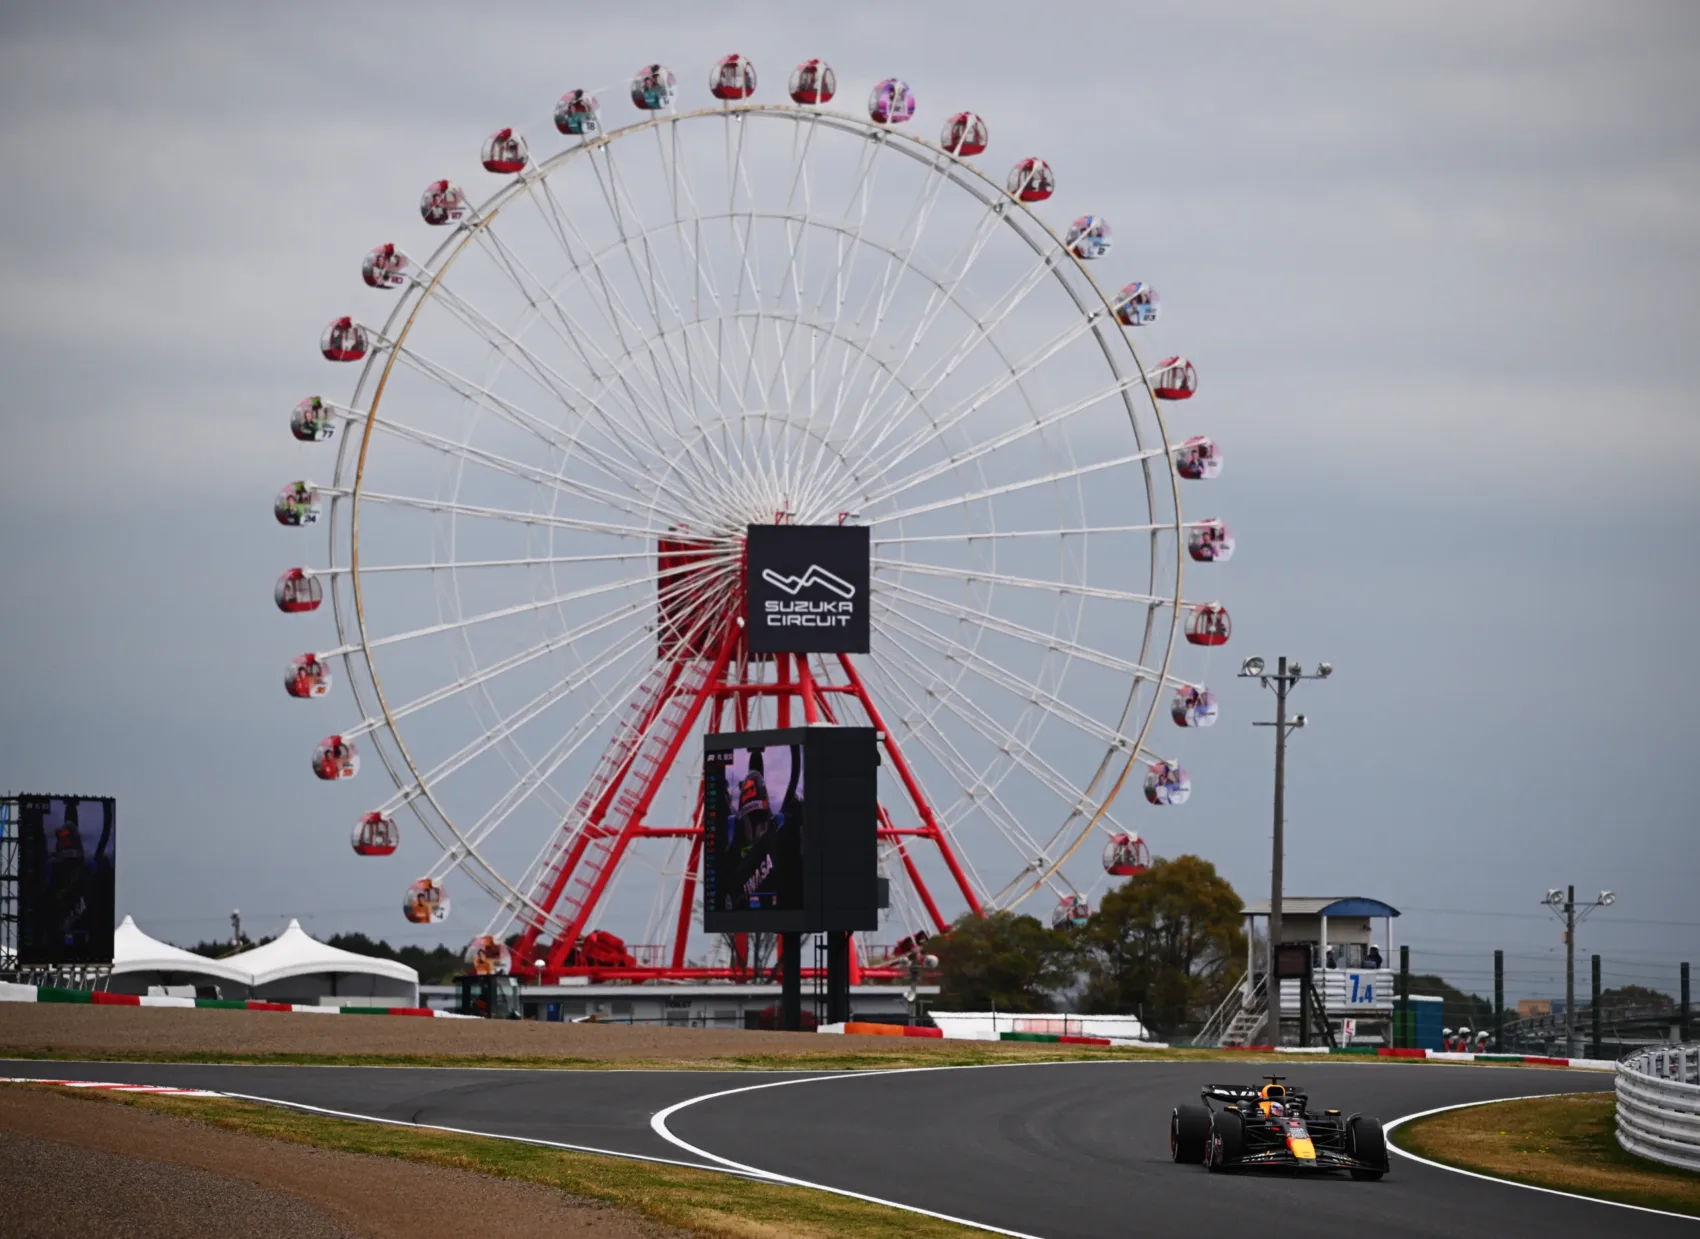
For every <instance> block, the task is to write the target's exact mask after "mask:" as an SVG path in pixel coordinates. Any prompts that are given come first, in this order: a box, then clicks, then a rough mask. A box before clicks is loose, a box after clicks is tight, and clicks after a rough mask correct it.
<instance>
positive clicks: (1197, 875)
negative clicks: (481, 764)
mask: <svg viewBox="0 0 1700 1239" xmlns="http://www.w3.org/2000/svg"><path fill="white" fill-rule="evenodd" d="M1242 906H1243V905H1242V904H1241V902H1240V897H1239V895H1238V894H1236V893H1235V891H1234V888H1233V887H1232V886H1230V885H1229V884H1228V882H1227V880H1226V879H1224V878H1222V877H1221V876H1219V875H1218V874H1217V872H1216V866H1214V865H1212V864H1211V863H1210V862H1209V861H1207V860H1202V859H1200V858H1199V857H1197V856H1178V857H1176V858H1175V859H1174V860H1165V859H1162V858H1160V857H1159V858H1158V859H1157V860H1156V861H1155V862H1154V863H1153V864H1152V866H1151V868H1150V869H1148V870H1146V871H1145V872H1144V873H1140V874H1135V875H1134V876H1133V877H1130V878H1129V879H1128V880H1127V881H1126V882H1124V883H1123V884H1122V885H1121V886H1119V887H1117V888H1116V889H1115V890H1113V891H1111V892H1110V893H1109V894H1108V895H1106V896H1104V901H1103V903H1102V905H1101V906H1100V907H1099V909H1098V913H1097V915H1096V916H1094V917H1093V918H1092V919H1091V920H1090V921H1089V922H1087V925H1086V928H1085V929H1084V930H1082V931H1080V934H1079V936H1078V939H1077V942H1078V945H1079V958H1080V963H1081V966H1082V968H1083V970H1084V971H1085V974H1086V988H1085V991H1084V992H1083V994H1082V1000H1081V1009H1082V1010H1085V1011H1089V1012H1120V1013H1141V1014H1142V1016H1143V1018H1144V1019H1145V1020H1146V1022H1147V1023H1149V1024H1150V1025H1152V1027H1154V1028H1157V1029H1161V1030H1163V1031H1164V1032H1172V1031H1174V1030H1175V1029H1178V1028H1180V1027H1182V1026H1185V1025H1189V1024H1192V1023H1195V1022H1198V1021H1201V1020H1203V1019H1204V1018H1206V1017H1207V1016H1208V1015H1209V1013H1210V1008H1212V1007H1213V1006H1214V1005H1215V1004H1216V1003H1218V1002H1220V1001H1221V999H1222V995H1223V994H1224V993H1226V992H1227V987H1228V985H1229V983H1230V982H1231V981H1232V977H1231V976H1230V972H1231V970H1232V968H1233V965H1234V963H1235V961H1237V960H1238V959H1239V958H1240V957H1241V956H1243V955H1244V954H1245V933H1244V931H1243V930H1242V929H1241V919H1242V918H1241V915H1240V909H1241V907H1242Z"/></svg>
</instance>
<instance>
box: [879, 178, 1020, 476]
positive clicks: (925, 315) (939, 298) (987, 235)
mask: <svg viewBox="0 0 1700 1239" xmlns="http://www.w3.org/2000/svg"><path fill="white" fill-rule="evenodd" d="M1004 205H1005V204H1004V202H1003V200H1002V199H999V200H997V201H994V202H993V203H991V204H990V205H988V207H987V208H986V211H985V213H984V214H983V215H982V216H981V218H980V220H979V222H978V223H977V224H976V226H975V229H974V232H973V234H972V235H971V237H970V239H969V241H968V242H967V243H966V244H965V245H964V246H963V248H962V249H961V250H960V251H958V256H957V257H956V258H955V259H953V260H952V261H951V263H950V264H949V265H948V266H947V267H946V268H945V270H946V272H947V274H946V276H945V277H944V278H941V279H938V280H933V281H931V283H932V285H933V287H932V291H931V292H929V293H928V295H927V301H926V304H925V305H923V306H922V307H921V312H920V314H919V316H918V317H917V321H916V323H915V325H914V327H913V328H912V329H910V330H909V332H908V341H907V344H906V345H905V347H904V351H903V355H902V356H901V357H900V358H898V359H897V361H896V362H894V363H893V364H892V365H891V366H890V367H889V369H888V371H887V377H886V379H885V382H883V383H880V382H878V381H877V380H876V382H875V383H872V384H870V385H869V388H868V391H867V394H866V395H865V396H864V397H863V400H862V406H861V408H859V409H858V410H857V412H856V418H855V420H854V421H853V422H851V424H850V429H849V430H848V432H847V433H846V441H847V442H849V443H851V444H854V443H856V442H857V441H858V440H859V439H860V438H861V436H862V433H863V427H865V426H866V425H868V424H869V423H868V418H869V417H870V416H871V415H872V413H873V411H874V410H875V409H876V408H879V407H881V406H882V402H883V401H884V399H885V397H886V396H887V395H888V394H889V393H890V391H891V388H892V386H893V384H894V383H897V382H898V379H899V377H900V376H901V375H902V373H903V368H904V367H905V366H906V365H908V364H909V360H910V358H912V357H913V356H914V355H915V352H916V350H917V349H919V348H920V346H921V343H922V342H923V341H924V340H925V339H926V338H927V336H928V334H929V333H930V332H931V331H932V329H933V326H934V325H935V324H936V323H937V322H938V321H939V318H940V316H941V315H942V313H943V312H944V310H945V308H946V307H948V306H951V305H958V304H959V303H958V301H957V296H956V290H957V289H958V288H960V287H961V286H962V282H963V280H965V279H967V277H968V274H969V272H970V271H971V270H973V267H974V264H975V262H976V261H977V260H978V259H979V257H980V255H981V254H982V253H983V252H984V251H985V250H986V248H987V246H988V245H989V243H990V242H991V239H992V238H993V237H994V236H996V235H997V231H998V227H999V225H1000V224H1002V223H1003V221H1004V209H1003V208H1004ZM969 318H970V319H971V320H972V319H973V318H974V316H973V315H969ZM899 386H902V387H903V389H904V393H905V395H906V396H907V398H908V399H907V403H900V404H899V406H898V407H899V410H900V413H901V411H905V410H906V409H907V408H909V407H916V408H918V407H920V403H921V401H920V398H919V397H918V396H917V394H916V393H915V392H914V391H913V390H912V389H911V388H910V387H909V385H908V384H899Z"/></svg>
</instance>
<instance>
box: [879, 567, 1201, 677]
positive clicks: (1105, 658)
mask: <svg viewBox="0 0 1700 1239" xmlns="http://www.w3.org/2000/svg"><path fill="white" fill-rule="evenodd" d="M879 587H880V589H881V590H882V591H891V592H895V593H898V594H901V595H902V596H903V600H904V601H905V602H907V603H909V604H911V605H913V606H916V607H919V608H920V609H922V610H924V611H930V612H932V613H933V614H935V615H937V616H940V617H941V618H943V619H949V620H954V621H957V622H959V623H971V624H974V625H977V626H978V627H981V628H985V629H986V630H988V631H990V632H996V633H1001V634H1002V635H1004V636H1006V637H1015V638H1017V639H1019V640H1022V641H1026V642H1028V643H1029V644H1031V645H1033V646H1035V647H1036V648H1038V649H1042V650H1055V651H1057V652H1058V653H1060V654H1066V655H1069V656H1070V657H1073V658H1079V659H1081V660H1083V661H1085V662H1089V663H1093V664H1095V665H1096V666H1100V667H1103V668H1105V669H1106V670H1109V671H1119V672H1121V673H1123V674H1124V675H1129V676H1132V677H1133V678H1134V679H1136V680H1142V681H1146V682H1149V683H1157V682H1159V681H1161V682H1163V683H1167V684H1172V685H1174V686H1176V687H1177V688H1179V687H1199V686H1197V685H1192V684H1190V682H1189V681H1186V680H1183V679H1180V678H1179V677H1178V676H1172V675H1167V676H1165V675H1161V674H1159V673H1158V672H1157V671H1156V670H1155V669H1153V668H1150V667H1145V666H1142V665H1140V664H1139V663H1136V662H1130V661H1129V660H1127V659H1125V658H1117V657H1116V656H1115V655H1113V654H1109V653H1106V652H1105V651H1103V650H1099V649H1096V648H1094V647H1092V646H1090V645H1082V644H1081V643H1080V642H1078V641H1070V640H1068V639H1067V638H1066V637H1063V636H1060V635H1058V634H1056V633H1050V632H1045V631H1043V630H1042V629H1038V628H1030V627H1028V626H1027V625H1026V624H1018V623H1016V622H1015V621H1014V620H1010V619H1005V618H1003V617H1002V616H999V615H994V614H992V613H991V612H990V611H984V610H979V611H976V610H969V609H968V608H967V607H964V606H962V605H961V604H959V603H953V602H950V601H948V600H947V599H944V598H940V597H938V596H937V595H935V594H929V593H926V592H925V591H924V590H919V589H915V588H914V587H912V586H909V585H905V584H903V583H902V582H901V581H896V580H892V579H890V578H889V577H887V576H885V575H883V574H882V575H881V576H880V577H879Z"/></svg>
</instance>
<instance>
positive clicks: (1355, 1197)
mask: <svg viewBox="0 0 1700 1239" xmlns="http://www.w3.org/2000/svg"><path fill="white" fill-rule="evenodd" d="M1281 1069H1282V1070H1283V1071H1284V1072H1285V1073H1286V1074H1287V1075H1289V1076H1290V1077H1291V1080H1292V1082H1293V1083H1294V1084H1297V1085H1300V1086H1303V1087H1305V1088H1306V1089H1307V1090H1308V1092H1309V1093H1310V1095H1311V1098H1312V1101H1313V1103H1314V1104H1317V1105H1322V1106H1337V1107H1339V1108H1341V1109H1345V1110H1348V1111H1350V1110H1363V1111H1365V1112H1367V1113H1371V1114H1377V1115H1379V1116H1381V1117H1382V1118H1383V1119H1384V1120H1390V1119H1393V1118H1396V1117H1399V1116H1401V1115H1405V1114H1410V1113H1414V1112H1416V1111H1421V1110H1428V1109H1433V1108H1435V1107H1437V1106H1445V1105H1451V1104H1453V1103H1456V1102H1463V1101H1477V1100H1484V1099H1490V1098H1496V1097H1519V1096H1529V1095H1533V1094H1540V1093H1559V1092H1587V1091H1598V1090H1601V1089H1605V1088H1609V1087H1610V1077H1609V1076H1602V1075H1598V1074H1595V1073H1591V1072H1580V1071H1543V1070H1538V1069H1532V1068H1493V1067H1442V1066H1434V1065H1428V1066H1416V1065H1405V1064H1397V1065H1396V1064H1376V1063H1340V1062H1327V1063H1324V1062H1315V1063H1312V1062H1294V1063H1291V1064H1286V1063H1283V1064H1282V1065H1281ZM1268 1070H1271V1068H1270V1067H1268V1066H1267V1065H1264V1064H1257V1063H1249V1062H1248V1063H1245V1064H1243V1065H1242V1064H1238V1063H1224V1062H1186V1063H1161V1062H1090V1063H1052V1064H1028V1065H1021V1066H1001V1067H990V1068H958V1069H942V1070H940V1069H932V1070H922V1071H896V1072H856V1073H834V1074H831V1075H822V1074H820V1073H778V1072H705V1071H679V1072H673V1071H665V1072H663V1071H511V1070H492V1071H475V1070H462V1069H453V1068H451V1069H419V1068H383V1067H373V1068H368V1067H247V1066H206V1065H163V1064H145V1063H65V1062H42V1061H18V1062H0V1076H28V1077H35V1078H65V1079H85V1080H103V1081H112V1082H120V1083H146V1084H161V1085H174V1086H181V1087H193V1088H207V1089H214V1090H218V1091H223V1092H231V1093H241V1094H246V1095H249V1096H254V1097H263V1098H270V1099H274V1100H279V1101H290V1102H296V1103H300V1104H305V1105H311V1106H318V1107H322V1108H326V1109H331V1110H339V1111H345V1112H349V1113H354V1114H361V1115H367V1116H371V1117H376V1118H384V1119H391V1120H398V1121H402V1122H412V1123H424V1124H431V1125H435V1126H444V1127H454V1128H461V1129H465V1130H469V1131H481V1132H489V1133H491V1134H497V1135H509V1136H523V1137H530V1138H533V1139H542V1140H550V1141H557V1142H561V1143H566V1144H572V1145H579V1146H584V1147H589V1148H595V1149H602V1150H607V1151H610V1152H622V1153H628V1154H634V1155H638V1156H645V1157H661V1158H668V1159H672V1160H678V1161H686V1162H691V1161H698V1160H700V1159H699V1158H697V1157H694V1156H693V1155H692V1154H691V1152H690V1151H688V1150H687V1149H684V1148H681V1147H679V1146H678V1145H676V1144H673V1143H670V1142H668V1141H667V1140H665V1139H663V1138H662V1137H661V1136H660V1135H659V1134H658V1133H656V1132H655V1131H654V1130H653V1128H652V1127H651V1122H650V1120H651V1116H652V1115H654V1114H655V1113H656V1112H658V1111H660V1110H663V1109H665V1108H667V1107H670V1106H675V1105H677V1104H678V1103H680V1102H688V1101H690V1099H692V1098H697V1097H704V1096H705V1095H708V1094H714V1093H721V1092H723V1091H726V1090H735V1091H732V1092H729V1093H728V1094H727V1095H725V1096H719V1097H713V1098H710V1099H708V1100H702V1101H697V1102H695V1103H693V1104H689V1105H686V1106H684V1107H683V1108H680V1109H678V1110H677V1111H675V1112H674V1113H673V1114H671V1115H670V1116H669V1118H668V1119H667V1122H666V1126H667V1129H668V1131H670V1132H671V1133H672V1134H673V1135H674V1136H675V1137H676V1138H677V1139H679V1140H681V1141H684V1142H685V1143H686V1144H687V1145H689V1146H693V1147H694V1148H695V1149H697V1150H701V1151H702V1152H704V1153H706V1154H712V1155H714V1156H717V1157H720V1158H725V1159H729V1160H731V1161H733V1162H737V1163H740V1164H743V1165H745V1166H749V1167H755V1168H759V1169H760V1170H763V1171H767V1172H771V1173H775V1174H781V1175H786V1176H789V1177H792V1178H795V1179H800V1180H804V1181H807V1182H811V1183H816V1184H822V1185H827V1186H831V1187H836V1188H842V1189H848V1190H851V1191H855V1192H861V1193H865V1194H867V1195H870V1196H874V1197H878V1198H880V1199H883V1200H888V1201H894V1202H900V1203H903V1204H907V1205H913V1206H919V1207H921V1208H924V1209H929V1210H933V1211H936V1212H939V1213H944V1214H948V1215H951V1216H954V1217H958V1218H963V1219H970V1220H973V1221H976V1222H981V1223H988V1224H990V1225H992V1226H996V1227H1002V1228H1005V1229H1008V1230H1011V1231H1016V1232H1020V1233H1022V1234H1027V1235H1035V1236H1045V1237H1046V1239H1076V1237H1086V1236H1091V1237H1093V1239H1097V1237H1099V1236H1123V1235H1137V1236H1144V1235H1150V1236H1166V1235H1187V1236H1192V1235H1196V1234H1201V1233H1203V1234H1208V1233H1212V1232H1217V1231H1223V1230H1228V1231H1234V1232H1242V1233H1243V1232H1246V1231H1248V1230H1249V1231H1251V1232H1256V1233H1263V1232H1265V1231H1268V1232H1269V1233H1274V1234H1289V1233H1294V1231H1295V1230H1303V1231H1304V1232H1305V1233H1318V1232H1320V1233H1325V1234H1338V1235H1357V1234H1363V1235H1375V1236H1377V1237H1381V1236H1386V1237H1388V1239H1395V1237H1404V1236H1413V1237H1414V1236H1460V1237H1470V1239H1475V1237H1477V1236H1492V1237H1494V1239H1505V1237H1507V1236H1517V1235H1540V1236H1542V1239H1565V1237H1570V1236H1618V1235H1623V1236H1641V1235H1647V1236H1663V1235H1689V1236H1691V1235H1700V1223H1696V1222H1693V1221H1686V1220H1682V1219H1677V1218H1670V1217H1661V1216H1657V1215H1654V1214H1649V1213H1640V1212H1634V1211H1631V1210H1627V1209H1620V1208H1614V1207H1612V1206H1609V1205H1604V1204H1598V1203H1593V1202H1587V1201H1582V1200H1576V1199H1571V1198H1567V1197H1562V1196H1555V1195H1549V1194H1545V1193H1541V1192H1533V1191H1528V1190H1524V1189H1520V1188H1515V1187H1508V1186H1505V1185H1502V1184H1498V1183H1492V1182H1486V1181H1483V1180H1479V1179H1472V1178H1469V1177H1467V1176H1464V1175H1458V1174H1453V1173H1450V1172H1448V1171H1444V1170H1439V1169H1434V1168H1431V1167H1428V1166H1424V1165H1421V1164H1418V1163H1415V1162H1412V1161H1409V1160H1407V1159H1404V1158H1400V1157H1397V1156H1395V1158H1394V1165H1393V1173H1392V1174H1391V1175H1389V1176H1388V1177H1387V1178H1386V1179H1385V1180H1383V1181H1382V1182H1380V1183H1355V1182H1352V1181H1351V1180H1350V1179H1348V1178H1346V1177H1344V1176H1331V1175H1330V1176H1314V1177H1310V1176H1307V1177H1302V1178H1301V1177H1295V1176H1290V1175H1280V1174H1252V1173H1248V1174H1242V1175H1233V1176H1213V1175H1210V1174H1208V1173H1207V1172H1206V1171H1205V1170H1203V1169H1202V1168H1201V1167H1197V1166H1176V1165H1174V1164H1173V1163H1172V1162H1170V1160H1169V1153H1168V1115H1169V1111H1170V1108H1171V1107H1172V1106H1173V1105H1175V1104H1176V1103H1177V1102H1182V1101H1190V1100H1193V1099H1195V1098H1196V1097H1197V1094H1198V1089H1199V1087H1200V1086H1201V1085H1203V1084H1206V1083H1213V1082H1220V1083H1255V1082H1256V1079H1257V1077H1258V1075H1259V1074H1260V1073H1261V1072H1263V1071H1268ZM782 1081H783V1082H784V1083H781V1082H782ZM763 1084H769V1085H777V1087H767V1088H752V1087H751V1086H755V1085H763Z"/></svg>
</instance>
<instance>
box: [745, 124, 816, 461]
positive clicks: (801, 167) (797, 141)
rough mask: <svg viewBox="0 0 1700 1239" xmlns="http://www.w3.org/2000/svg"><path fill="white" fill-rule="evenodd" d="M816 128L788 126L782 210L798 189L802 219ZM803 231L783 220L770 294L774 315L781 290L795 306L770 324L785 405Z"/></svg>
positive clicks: (799, 308) (798, 315)
mask: <svg viewBox="0 0 1700 1239" xmlns="http://www.w3.org/2000/svg"><path fill="white" fill-rule="evenodd" d="M819 128H820V126H819V125H817V124H814V123H810V124H807V125H797V126H794V127H793V128H792V131H791V176H790V187H789V188H788V189H787V190H786V194H785V211H786V214H787V215H790V214H791V213H793V212H795V211H796V210H797V197H798V193H799V191H801V194H802V198H803V208H802V209H803V214H804V216H805V219H806V217H807V216H808V215H809V213H810V193H809V180H808V170H809V169H808V165H809V152H810V151H811V150H812V149H813V147H814V141H815V134H816V133H817V132H818V131H819ZM751 199H752V202H753V200H754V195H753V194H752V195H751ZM807 232H808V225H807V224H806V223H797V224H794V223H793V222H792V221H790V220H787V221H786V223H785V237H786V241H787V248H786V255H785V275H786V278H785V279H783V280H781V281H780V282H779V285H778V287H777V288H776V289H775V290H774V296H773V312H774V314H775V315H776V316H777V315H778V314H779V312H780V310H781V309H782V307H783V305H784V301H785V294H786V293H787V291H789V292H790V294H791V301H792V304H793V305H794V306H795V308H796V312H795V313H794V314H793V315H792V317H791V319H790V327H789V329H788V330H787V331H785V332H784V333H783V335H782V334H781V332H780V330H779V320H778V318H777V317H776V318H775V320H774V328H773V335H774V344H775V346H776V348H777V350H778V353H779V361H778V363H777V365H775V367H774V372H773V377H772V379H771V380H770V381H769V383H768V389H769V390H772V389H773V388H774V387H775V386H779V387H781V388H782V389H783V394H784V401H785V407H786V408H791V407H792V401H793V400H794V399H795V395H796V393H795V389H794V388H793V386H792V383H791V368H790V364H789V358H790V356H791V345H792V342H793V341H794V340H795V339H796V336H797V325H798V323H799V322H801V321H802V318H803V314H804V308H803V288H804V286H805V285H806V284H807V282H808V273H807V263H808V250H807V249H806V248H805V247H802V246H801V242H802V240H803V238H804V236H806V235H807ZM787 463H789V462H787ZM781 481H782V483H783V484H784V487H785V489H786V491H787V492H789V491H790V490H791V486H792V477H791V475H790V474H789V473H787V474H786V475H785V476H784V477H782V478H781Z"/></svg>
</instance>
